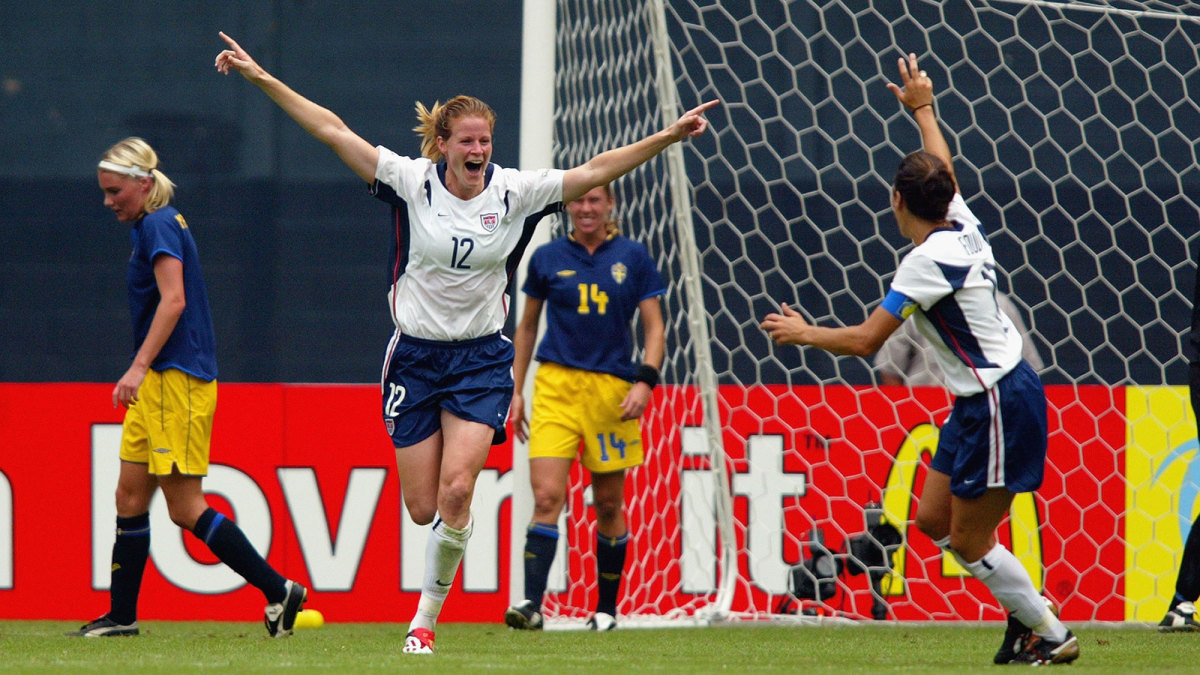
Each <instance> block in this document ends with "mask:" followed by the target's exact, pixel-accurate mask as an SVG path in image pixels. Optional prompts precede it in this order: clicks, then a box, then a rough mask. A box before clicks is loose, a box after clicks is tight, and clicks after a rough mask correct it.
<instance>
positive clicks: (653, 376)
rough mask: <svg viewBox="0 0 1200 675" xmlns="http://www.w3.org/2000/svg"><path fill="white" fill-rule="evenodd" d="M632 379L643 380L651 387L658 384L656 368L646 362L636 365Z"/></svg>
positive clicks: (635, 380)
mask: <svg viewBox="0 0 1200 675" xmlns="http://www.w3.org/2000/svg"><path fill="white" fill-rule="evenodd" d="M633 381H634V382H645V383H646V384H648V385H649V386H650V388H651V389H653V388H654V387H656V386H658V368H655V367H654V366H652V365H650V364H648V363H643V364H642V365H640V366H638V369H637V374H636V375H634V376H633Z"/></svg>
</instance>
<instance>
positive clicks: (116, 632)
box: [66, 614, 138, 637]
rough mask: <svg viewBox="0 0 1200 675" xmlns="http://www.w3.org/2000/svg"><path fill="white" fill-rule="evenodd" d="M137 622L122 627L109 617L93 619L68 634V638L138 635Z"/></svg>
mask: <svg viewBox="0 0 1200 675" xmlns="http://www.w3.org/2000/svg"><path fill="white" fill-rule="evenodd" d="M137 634H138V625H137V622H136V621H134V622H133V623H131V624H129V625H127V626H122V625H121V624H119V623H117V622H116V621H113V620H112V619H110V618H108V615H107V614H105V615H104V616H102V617H100V618H99V619H93V620H91V621H89V622H87V623H85V624H84V625H83V626H82V627H80V629H79V630H76V631H71V632H70V633H66V635H67V637H119V636H125V635H137Z"/></svg>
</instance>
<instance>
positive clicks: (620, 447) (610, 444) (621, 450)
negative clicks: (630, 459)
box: [596, 434, 625, 462]
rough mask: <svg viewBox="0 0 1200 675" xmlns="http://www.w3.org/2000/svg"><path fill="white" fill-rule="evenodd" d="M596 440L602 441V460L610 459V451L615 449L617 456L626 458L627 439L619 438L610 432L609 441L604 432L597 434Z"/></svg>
mask: <svg viewBox="0 0 1200 675" xmlns="http://www.w3.org/2000/svg"><path fill="white" fill-rule="evenodd" d="M596 440H597V441H599V442H600V461H601V462H607V461H608V451H609V449H610V448H611V449H613V450H616V451H617V456H618V457H620V458H621V459H625V440H624V439H621V438H617V435H616V434H609V435H608V439H607V441H606V440H605V438H604V434H596Z"/></svg>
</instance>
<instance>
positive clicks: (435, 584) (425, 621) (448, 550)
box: [408, 517, 474, 631]
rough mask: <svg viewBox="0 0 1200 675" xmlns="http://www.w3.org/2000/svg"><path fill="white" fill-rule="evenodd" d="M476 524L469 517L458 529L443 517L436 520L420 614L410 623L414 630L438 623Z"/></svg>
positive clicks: (429, 543) (427, 545)
mask: <svg viewBox="0 0 1200 675" xmlns="http://www.w3.org/2000/svg"><path fill="white" fill-rule="evenodd" d="M473 524H474V520H473V519H472V520H469V521H467V526H466V527H464V528H463V529H461V530H457V529H455V528H453V527H450V526H449V525H447V524H446V523H445V521H443V520H442V519H441V518H440V517H439V518H436V519H434V521H433V529H432V530H431V531H430V532H429V539H428V540H426V543H425V579H424V581H423V583H422V585H421V599H420V601H418V602H417V613H416V614H415V615H414V616H413V619H412V621H411V622H410V623H409V625H408V629H409V630H410V631H411V630H414V629H416V628H426V629H429V630H433V629H434V627H435V626H437V619H438V615H439V614H441V613H442V604H443V603H445V602H446V596H447V595H448V594H449V593H450V586H451V585H452V584H453V583H454V577H455V576H456V575H457V574H458V565H459V563H461V562H462V557H463V552H464V551H465V550H466V548H467V540H468V539H470V538H471V530H472V525H473Z"/></svg>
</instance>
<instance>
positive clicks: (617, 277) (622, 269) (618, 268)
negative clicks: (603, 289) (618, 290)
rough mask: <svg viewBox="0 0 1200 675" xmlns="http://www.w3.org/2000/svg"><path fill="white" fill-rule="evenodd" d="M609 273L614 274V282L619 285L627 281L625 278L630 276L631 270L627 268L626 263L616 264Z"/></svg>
mask: <svg viewBox="0 0 1200 675" xmlns="http://www.w3.org/2000/svg"><path fill="white" fill-rule="evenodd" d="M609 271H610V272H611V273H612V278H613V281H615V282H617V283H618V284H619V283H621V282H623V281H625V277H627V276H629V268H628V267H626V266H625V263H614V264H613V266H612V268H610V270H609Z"/></svg>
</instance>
